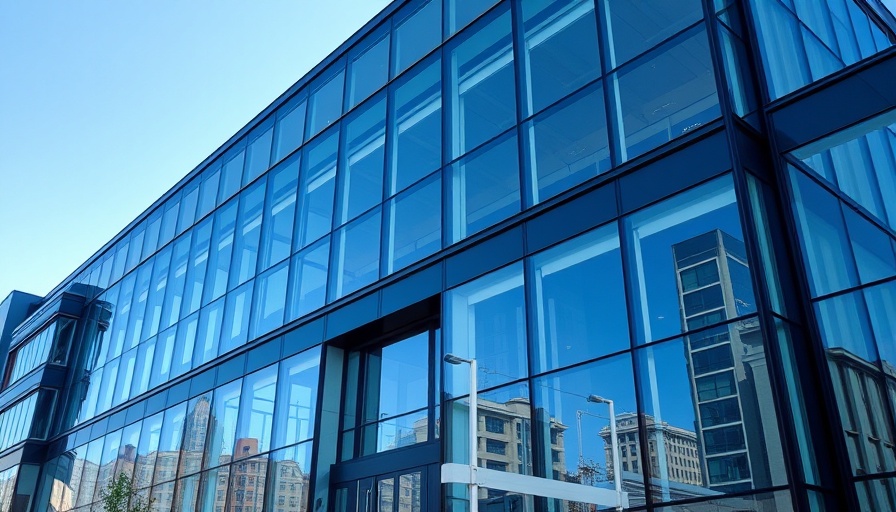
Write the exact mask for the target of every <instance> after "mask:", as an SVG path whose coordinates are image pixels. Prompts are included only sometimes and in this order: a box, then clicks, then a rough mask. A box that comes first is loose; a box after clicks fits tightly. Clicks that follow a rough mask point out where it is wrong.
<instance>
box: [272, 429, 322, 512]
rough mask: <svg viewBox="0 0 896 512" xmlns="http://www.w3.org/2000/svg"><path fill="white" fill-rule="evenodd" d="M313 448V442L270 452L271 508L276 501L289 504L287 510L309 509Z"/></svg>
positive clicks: (283, 504) (277, 504)
mask: <svg viewBox="0 0 896 512" xmlns="http://www.w3.org/2000/svg"><path fill="white" fill-rule="evenodd" d="M311 448H312V443H303V444H300V445H296V446H291V447H289V448H286V449H283V450H279V451H276V452H274V453H272V454H271V461H270V464H271V470H270V471H269V472H268V475H269V476H268V480H267V482H268V485H267V502H268V503H269V507H270V509H273V508H274V505H275V504H276V506H277V507H278V508H283V507H285V506H287V505H288V507H289V508H287V509H285V510H295V511H297V512H306V511H308V510H310V505H309V502H310V497H311V494H310V492H309V489H308V485H309V475H310V474H311Z"/></svg>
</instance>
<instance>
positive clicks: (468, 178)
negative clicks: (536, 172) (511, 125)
mask: <svg viewBox="0 0 896 512" xmlns="http://www.w3.org/2000/svg"><path fill="white" fill-rule="evenodd" d="M449 186H450V187H451V188H450V194H451V212H452V215H451V222H452V231H451V240H452V241H453V242H457V241H459V240H462V239H464V238H466V237H468V236H470V235H472V234H474V233H476V232H478V231H481V230H483V229H485V228H487V227H489V226H492V225H494V224H496V223H498V222H500V221H502V220H504V219H506V218H507V217H510V216H511V215H513V214H515V213H517V212H519V211H520V174H519V151H518V149H517V138H516V134H515V133H514V134H511V135H510V136H507V137H503V138H502V140H499V141H497V142H496V143H494V144H492V145H490V146H487V147H485V148H482V149H481V150H479V151H477V152H476V153H473V154H471V155H469V156H467V157H464V158H463V159H461V160H459V161H458V162H456V163H455V164H454V165H453V166H452V167H451V176H450V181H449Z"/></svg>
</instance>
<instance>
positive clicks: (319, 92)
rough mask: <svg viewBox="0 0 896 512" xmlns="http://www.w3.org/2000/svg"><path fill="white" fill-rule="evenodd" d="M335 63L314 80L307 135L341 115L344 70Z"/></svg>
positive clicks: (314, 132) (309, 135)
mask: <svg viewBox="0 0 896 512" xmlns="http://www.w3.org/2000/svg"><path fill="white" fill-rule="evenodd" d="M340 64H342V65H344V63H337V64H335V65H334V66H333V67H332V68H331V69H330V70H328V71H326V72H325V73H324V74H323V76H322V77H321V78H318V79H317V80H315V81H314V84H313V85H312V86H311V87H312V92H311V100H310V102H309V103H310V108H309V113H308V133H306V135H307V137H313V136H314V135H316V134H317V133H318V132H320V131H321V130H323V129H324V128H326V127H327V126H330V124H332V123H333V121H335V120H337V119H339V116H340V115H342V89H343V86H344V82H345V70H344V69H343V68H341V67H339V66H340Z"/></svg>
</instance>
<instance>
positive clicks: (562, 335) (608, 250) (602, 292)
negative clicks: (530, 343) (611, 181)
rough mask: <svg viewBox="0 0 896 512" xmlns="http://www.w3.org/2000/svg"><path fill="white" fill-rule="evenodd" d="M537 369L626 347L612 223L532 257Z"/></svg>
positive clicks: (619, 264) (618, 259)
mask: <svg viewBox="0 0 896 512" xmlns="http://www.w3.org/2000/svg"><path fill="white" fill-rule="evenodd" d="M531 275H532V281H531V282H532V285H533V288H534V291H535V294H536V296H535V302H534V305H535V308H536V311H535V314H536V321H537V331H536V332H537V340H538V341H537V346H536V348H535V361H536V365H537V368H538V370H539V371H546V370H550V369H554V368H561V367H564V366H568V365H570V364H574V363H578V362H580V361H587V360H588V359H592V358H595V357H598V356H601V355H606V354H611V353H613V352H616V351H619V350H624V349H627V348H629V333H628V322H627V318H628V315H627V314H626V311H625V294H624V290H623V280H622V259H621V257H620V253H619V236H618V235H617V233H616V229H615V226H607V227H605V228H601V229H599V230H597V231H593V232H591V233H588V234H586V235H583V236H580V237H578V238H576V239H574V240H571V241H569V242H566V243H563V244H561V245H559V246H557V247H554V248H552V249H549V250H547V251H545V252H542V253H540V254H538V255H536V256H535V257H534V258H532V273H531Z"/></svg>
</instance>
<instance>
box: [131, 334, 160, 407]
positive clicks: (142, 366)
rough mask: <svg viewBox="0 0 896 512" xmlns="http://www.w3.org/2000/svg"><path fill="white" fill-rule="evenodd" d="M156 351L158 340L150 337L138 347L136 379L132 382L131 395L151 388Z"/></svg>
mask: <svg viewBox="0 0 896 512" xmlns="http://www.w3.org/2000/svg"><path fill="white" fill-rule="evenodd" d="M155 353H156V340H155V338H150V339H149V340H147V341H144V342H143V343H141V344H140V346H139V347H137V363H136V365H135V366H134V379H133V382H132V384H131V396H132V397H135V396H138V395H140V394H142V393H144V392H146V391H148V390H149V381H150V378H151V376H152V362H153V360H154V358H155Z"/></svg>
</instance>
